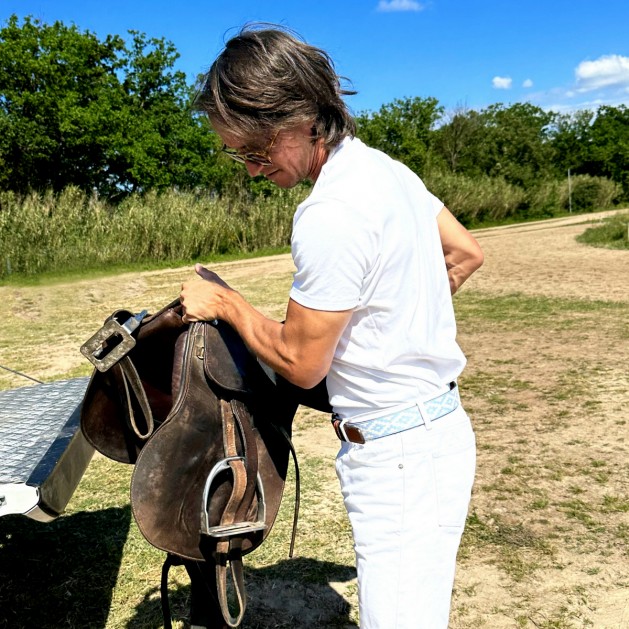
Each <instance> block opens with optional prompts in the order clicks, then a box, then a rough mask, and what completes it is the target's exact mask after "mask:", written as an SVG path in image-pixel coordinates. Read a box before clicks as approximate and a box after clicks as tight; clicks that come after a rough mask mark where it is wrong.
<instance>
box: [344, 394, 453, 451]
mask: <svg viewBox="0 0 629 629" xmlns="http://www.w3.org/2000/svg"><path fill="white" fill-rule="evenodd" d="M449 387H450V389H449V390H448V391H446V392H445V393H442V394H441V395H438V396H437V397H434V398H432V399H431V400H427V401H425V402H419V403H417V404H414V405H413V406H411V407H410V408H406V409H404V410H402V411H397V412H395V413H390V414H389V415H383V416H382V417H375V418H374V419H368V420H366V421H364V422H355V423H352V422H350V421H348V420H347V419H341V418H340V417H338V416H337V415H332V426H334V430H335V432H336V436H337V437H338V438H339V439H340V440H341V441H351V442H352V443H365V442H366V441H371V440H372V439H380V438H381V437H387V436H389V435H394V434H396V433H398V432H403V431H404V430H409V429H411V428H416V427H417V426H423V425H424V424H426V419H428V423H427V424H426V428H429V427H430V422H433V421H435V420H436V419H439V418H440V417H443V416H444V415H448V413H451V412H452V411H453V410H454V409H456V408H457V407H458V406H459V389H458V387H457V386H456V382H451V383H450V384H449ZM418 409H419V412H418Z"/></svg>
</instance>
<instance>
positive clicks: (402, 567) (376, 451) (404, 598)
mask: <svg viewBox="0 0 629 629" xmlns="http://www.w3.org/2000/svg"><path fill="white" fill-rule="evenodd" d="M418 412H419V411H418ZM475 466H476V443H475V437H474V432H473V430H472V426H471V423H470V420H469V418H468V416H467V415H466V413H465V411H464V410H463V408H462V407H461V406H459V407H458V408H457V409H455V410H454V411H452V412H451V413H449V414H448V415H446V416H444V417H441V418H439V419H437V420H434V421H432V422H429V425H428V427H427V426H419V427H417V428H413V429H411V430H407V431H405V432H401V433H398V434H395V435H390V436H388V437H383V438H381V439H374V440H373V441H368V442H367V443H365V444H364V445H358V444H354V443H347V442H343V443H342V444H341V449H340V451H339V453H338V455H337V459H336V471H337V475H338V477H339V481H340V484H341V491H342V493H343V498H344V501H345V507H346V509H347V512H348V515H349V519H350V522H351V525H352V531H353V535H354V549H355V552H356V567H357V570H358V595H359V611H360V627H361V629H411V628H412V629H447V626H448V617H449V614H450V601H451V597H452V587H453V583H454V572H455V564H456V555H457V551H458V548H459V543H460V541H461V535H462V533H463V527H464V525H465V519H466V515H467V509H468V506H469V502H470V495H471V490H472V484H473V482H474V471H475Z"/></svg>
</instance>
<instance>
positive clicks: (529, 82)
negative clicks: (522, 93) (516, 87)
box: [522, 79, 533, 88]
mask: <svg viewBox="0 0 629 629" xmlns="http://www.w3.org/2000/svg"><path fill="white" fill-rule="evenodd" d="M522 87H526V88H528V87H533V81H531V79H526V80H525V81H524V83H522Z"/></svg>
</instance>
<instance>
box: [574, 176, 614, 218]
mask: <svg viewBox="0 0 629 629" xmlns="http://www.w3.org/2000/svg"><path fill="white" fill-rule="evenodd" d="M571 188H572V190H571V197H572V211H574V212H584V211H588V210H593V209H598V208H606V207H611V206H612V205H613V204H614V203H616V202H617V201H618V200H619V199H620V197H621V195H622V188H621V187H620V185H619V184H617V183H615V182H613V181H611V180H609V179H606V178H605V177H590V176H589V175H577V176H575V177H572V178H571ZM569 206H570V199H569V198H565V197H564V199H563V207H564V208H568V207H569Z"/></svg>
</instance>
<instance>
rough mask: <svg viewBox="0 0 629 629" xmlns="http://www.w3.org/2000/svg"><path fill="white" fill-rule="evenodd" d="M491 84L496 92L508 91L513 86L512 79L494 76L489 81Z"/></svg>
mask: <svg viewBox="0 0 629 629" xmlns="http://www.w3.org/2000/svg"><path fill="white" fill-rule="evenodd" d="M491 84H492V85H493V86H494V88H495V89H497V90H510V89H511V85H512V84H513V79H512V78H511V77H508V76H495V77H494V78H493V79H492V80H491Z"/></svg>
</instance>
